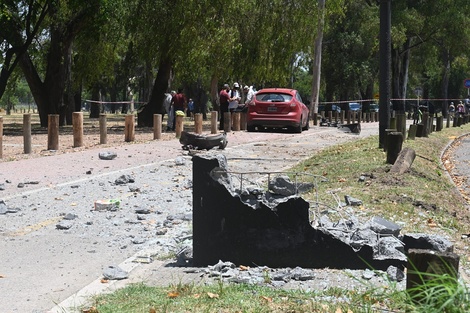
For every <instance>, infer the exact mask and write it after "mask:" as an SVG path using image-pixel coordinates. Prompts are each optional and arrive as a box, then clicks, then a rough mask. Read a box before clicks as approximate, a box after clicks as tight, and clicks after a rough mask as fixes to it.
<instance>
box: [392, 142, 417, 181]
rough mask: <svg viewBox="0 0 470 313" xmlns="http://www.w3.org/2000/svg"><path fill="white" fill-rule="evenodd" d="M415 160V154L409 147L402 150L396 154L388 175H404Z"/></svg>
mask: <svg viewBox="0 0 470 313" xmlns="http://www.w3.org/2000/svg"><path fill="white" fill-rule="evenodd" d="M415 158H416V152H415V151H414V150H413V149H411V148H409V147H406V148H403V149H402V150H401V151H400V153H399V154H398V158H397V160H396V161H395V163H393V166H392V167H391V168H390V172H389V173H394V174H399V175H402V174H404V173H405V172H406V171H407V170H409V168H410V167H411V164H413V161H414V160H415Z"/></svg>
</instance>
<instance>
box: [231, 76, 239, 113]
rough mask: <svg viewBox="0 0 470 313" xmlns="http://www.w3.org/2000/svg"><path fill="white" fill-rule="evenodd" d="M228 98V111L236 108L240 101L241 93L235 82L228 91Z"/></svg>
mask: <svg viewBox="0 0 470 313" xmlns="http://www.w3.org/2000/svg"><path fill="white" fill-rule="evenodd" d="M228 95H229V97H230V99H229V102H228V110H229V112H231V113H232V112H233V110H235V109H236V108H238V104H239V103H240V100H241V99H242V98H241V95H240V85H238V83H237V82H235V83H234V84H233V88H232V90H230V91H229V93H228Z"/></svg>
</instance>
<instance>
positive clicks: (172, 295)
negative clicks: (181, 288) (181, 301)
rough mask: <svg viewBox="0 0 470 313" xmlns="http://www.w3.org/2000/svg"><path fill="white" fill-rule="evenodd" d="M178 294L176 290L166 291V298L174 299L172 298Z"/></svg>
mask: <svg viewBox="0 0 470 313" xmlns="http://www.w3.org/2000/svg"><path fill="white" fill-rule="evenodd" d="M179 295H180V294H179V293H178V292H169V293H168V298H170V299H174V298H177V297H179Z"/></svg>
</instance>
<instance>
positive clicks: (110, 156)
mask: <svg viewBox="0 0 470 313" xmlns="http://www.w3.org/2000/svg"><path fill="white" fill-rule="evenodd" d="M98 157H99V158H100V159H101V160H114V159H115V158H116V157H117V153H115V152H109V151H106V152H100V153H99V154H98Z"/></svg>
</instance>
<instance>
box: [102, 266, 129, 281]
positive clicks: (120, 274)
mask: <svg viewBox="0 0 470 313" xmlns="http://www.w3.org/2000/svg"><path fill="white" fill-rule="evenodd" d="M103 276H104V278H105V279H109V280H121V279H126V278H127V277H129V273H127V272H126V271H124V270H123V269H121V268H120V267H119V266H114V265H110V266H109V267H108V268H107V269H105V270H104V271H103Z"/></svg>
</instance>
